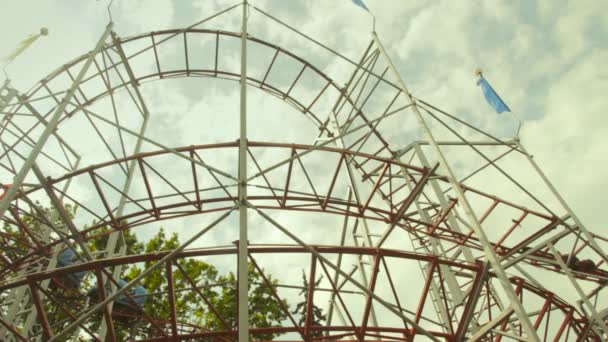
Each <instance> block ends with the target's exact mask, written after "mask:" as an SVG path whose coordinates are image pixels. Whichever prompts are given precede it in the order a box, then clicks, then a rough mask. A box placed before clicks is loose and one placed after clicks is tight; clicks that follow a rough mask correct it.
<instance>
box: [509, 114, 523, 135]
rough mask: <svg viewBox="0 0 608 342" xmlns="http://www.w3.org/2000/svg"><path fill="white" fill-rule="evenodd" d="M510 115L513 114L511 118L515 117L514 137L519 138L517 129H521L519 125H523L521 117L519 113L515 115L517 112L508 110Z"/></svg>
mask: <svg viewBox="0 0 608 342" xmlns="http://www.w3.org/2000/svg"><path fill="white" fill-rule="evenodd" d="M510 113H511V115H513V118H515V120H516V121H517V132H516V133H515V137H516V138H517V139H519V131H520V130H521V127H522V126H523V121H521V118H520V117H519V115H517V113H515V112H514V111H510Z"/></svg>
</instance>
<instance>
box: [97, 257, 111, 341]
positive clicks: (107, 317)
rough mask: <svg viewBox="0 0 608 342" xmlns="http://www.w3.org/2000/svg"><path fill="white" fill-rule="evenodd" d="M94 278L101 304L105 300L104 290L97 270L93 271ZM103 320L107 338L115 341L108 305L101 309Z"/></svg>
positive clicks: (101, 276) (101, 277) (100, 275)
mask: <svg viewBox="0 0 608 342" xmlns="http://www.w3.org/2000/svg"><path fill="white" fill-rule="evenodd" d="M95 277H96V279H97V292H98V293H99V298H100V302H103V301H104V300H105V299H106V288H105V284H104V282H103V275H102V273H101V271H100V270H99V269H96V270H95ZM103 318H104V319H105V321H106V326H107V329H108V336H107V338H108V339H109V340H110V341H112V342H113V341H116V335H115V334H114V323H113V321H112V313H111V312H110V306H109V305H108V304H106V305H104V307H103Z"/></svg>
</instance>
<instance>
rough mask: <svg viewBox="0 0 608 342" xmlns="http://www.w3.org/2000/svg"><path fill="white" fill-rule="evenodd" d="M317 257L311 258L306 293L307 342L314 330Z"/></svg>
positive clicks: (305, 328)
mask: <svg viewBox="0 0 608 342" xmlns="http://www.w3.org/2000/svg"><path fill="white" fill-rule="evenodd" d="M316 271H317V257H316V256H315V255H314V254H312V255H311V258H310V272H309V273H310V274H309V278H308V290H307V291H306V318H305V323H304V336H305V340H306V341H309V340H310V336H311V329H312V319H313V316H312V315H313V306H314V293H315V279H316V275H317V272H316Z"/></svg>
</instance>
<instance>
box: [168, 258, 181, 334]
mask: <svg viewBox="0 0 608 342" xmlns="http://www.w3.org/2000/svg"><path fill="white" fill-rule="evenodd" d="M165 270H166V273H165V274H166V275H167V292H168V296H169V313H170V315H171V333H172V334H173V335H172V339H171V340H172V341H177V334H178V332H177V311H176V310H175V288H174V286H173V268H172V267H171V261H170V260H168V261H167V262H166V264H165Z"/></svg>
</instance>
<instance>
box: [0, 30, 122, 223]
mask: <svg viewBox="0 0 608 342" xmlns="http://www.w3.org/2000/svg"><path fill="white" fill-rule="evenodd" d="M113 25H114V24H113V23H111V22H110V23H109V24H108V26H106V29H105V31H104V32H103V34H102V35H101V37H100V38H99V40H98V41H97V45H95V48H94V49H93V51H91V52H90V53H89V57H88V58H87V59H86V61H85V62H84V65H83V66H82V68H81V69H80V71H79V72H78V75H77V76H76V78H75V79H74V82H73V83H72V86H71V87H70V89H69V90H68V92H67V94H66V95H65V97H64V98H63V100H61V102H60V103H59V104H58V105H57V107H56V108H55V111H54V112H53V114H52V115H51V119H50V120H49V122H48V124H47V125H46V127H45V128H44V131H43V132H42V134H41V135H40V137H39V138H38V141H37V142H36V145H34V147H33V148H32V151H31V152H30V154H29V155H28V157H27V159H26V160H25V162H24V164H23V166H22V167H21V170H19V172H18V173H17V175H15V178H14V179H13V183H12V184H13V186H12V187H10V188H9V189H8V190H7V191H6V195H5V196H4V198H3V199H2V201H0V217H2V216H4V213H5V212H6V210H7V209H8V207H9V205H10V203H11V201H12V200H13V198H15V196H16V195H17V192H18V191H19V188H20V187H21V184H22V183H23V181H24V180H25V177H27V175H28V173H29V172H30V170H31V168H32V165H33V163H34V162H35V161H36V158H37V157H38V154H40V151H42V147H43V146H44V144H45V143H46V141H47V140H48V138H49V137H50V136H51V134H53V132H54V131H55V129H56V128H57V124H58V123H59V119H60V118H61V114H63V111H64V110H65V107H66V106H67V105H68V103H69V102H70V101H71V100H72V97H73V96H74V94H75V93H76V91H77V89H78V87H79V86H80V83H81V82H82V80H83V79H84V76H85V75H86V73H87V71H88V70H89V67H90V66H91V64H92V63H93V60H94V59H95V56H97V54H98V53H99V51H101V49H102V48H103V46H104V44H105V41H106V38H108V36H109V35H110V32H111V31H112V26H113Z"/></svg>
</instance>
